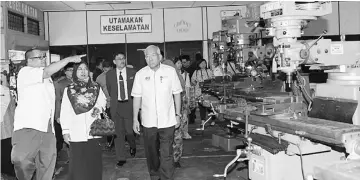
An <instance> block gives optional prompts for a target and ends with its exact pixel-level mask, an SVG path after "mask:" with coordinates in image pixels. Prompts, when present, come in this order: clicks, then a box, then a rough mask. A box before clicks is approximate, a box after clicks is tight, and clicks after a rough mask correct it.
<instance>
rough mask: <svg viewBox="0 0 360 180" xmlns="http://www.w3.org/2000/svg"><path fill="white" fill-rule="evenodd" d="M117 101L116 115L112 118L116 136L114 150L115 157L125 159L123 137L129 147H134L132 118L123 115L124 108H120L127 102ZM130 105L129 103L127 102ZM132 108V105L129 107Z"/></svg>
mask: <svg viewBox="0 0 360 180" xmlns="http://www.w3.org/2000/svg"><path fill="white" fill-rule="evenodd" d="M122 103H123V102H118V106H117V111H116V115H115V116H114V115H113V116H112V117H114V118H113V120H114V122H115V131H116V138H115V150H116V158H117V160H118V161H125V160H126V155H125V154H126V150H125V137H126V140H127V141H128V143H129V145H130V148H136V143H135V136H134V132H133V128H132V127H133V118H132V117H123V116H122V114H124V111H126V109H124V108H122V107H124V105H126V104H128V103H126V102H125V103H126V104H125V103H124V104H122ZM128 105H129V106H130V103H129V104H128ZM129 108H132V107H129Z"/></svg>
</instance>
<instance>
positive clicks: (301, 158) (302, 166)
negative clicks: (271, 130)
mask: <svg viewBox="0 0 360 180" xmlns="http://www.w3.org/2000/svg"><path fill="white" fill-rule="evenodd" d="M287 142H288V143H290V144H292V145H294V146H296V147H297V148H298V150H299V154H300V164H301V174H302V177H303V180H306V179H305V172H304V162H303V155H302V152H301V148H300V145H299V144H295V143H293V142H290V141H287Z"/></svg>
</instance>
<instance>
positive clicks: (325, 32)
mask: <svg viewBox="0 0 360 180" xmlns="http://www.w3.org/2000/svg"><path fill="white" fill-rule="evenodd" d="M325 34H327V30H324V31H323V33H322V34H321V35H320V36H319V37H318V38H317V39H316V40H315V42H314V43H313V44H311V46H309V47H308V49H307V51H309V50H310V49H311V47H313V46H314V45H315V44H316V43H317V42H318V41H319V40H320V39H321V38H322V37H323V36H324V35H325Z"/></svg>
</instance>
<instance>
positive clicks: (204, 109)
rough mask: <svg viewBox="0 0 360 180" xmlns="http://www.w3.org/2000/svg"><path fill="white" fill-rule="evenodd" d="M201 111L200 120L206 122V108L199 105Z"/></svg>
mask: <svg viewBox="0 0 360 180" xmlns="http://www.w3.org/2000/svg"><path fill="white" fill-rule="evenodd" d="M199 110H200V118H201V120H206V114H207V109H206V107H204V106H203V105H201V104H200V103H199Z"/></svg>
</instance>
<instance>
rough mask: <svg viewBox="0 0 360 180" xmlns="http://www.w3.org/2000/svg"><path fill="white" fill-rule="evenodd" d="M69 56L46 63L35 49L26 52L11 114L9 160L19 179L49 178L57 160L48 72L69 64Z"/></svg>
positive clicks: (71, 59) (73, 59)
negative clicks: (12, 131)
mask: <svg viewBox="0 0 360 180" xmlns="http://www.w3.org/2000/svg"><path fill="white" fill-rule="evenodd" d="M83 56H84V55H81V56H72V57H68V58H65V59H63V60H61V61H58V62H55V63H53V64H51V65H49V66H46V55H45V54H44V53H43V52H42V51H40V50H38V49H30V50H28V51H26V52H25V59H26V61H27V66H25V67H23V68H21V70H20V71H19V74H18V78H17V90H18V104H17V107H16V110H15V116H14V133H13V138H12V145H13V149H12V152H11V160H12V162H13V164H14V168H15V173H16V177H17V179H19V180H31V179H32V176H33V174H34V172H35V171H36V179H44V180H45V179H49V180H50V179H52V176H53V173H54V168H55V162H56V139H55V136H54V127H53V121H54V113H55V88H54V85H53V82H52V80H51V75H53V74H54V73H56V72H57V71H59V70H60V69H61V68H63V67H64V66H66V65H67V64H68V63H78V62H80V61H81V57H83Z"/></svg>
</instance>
